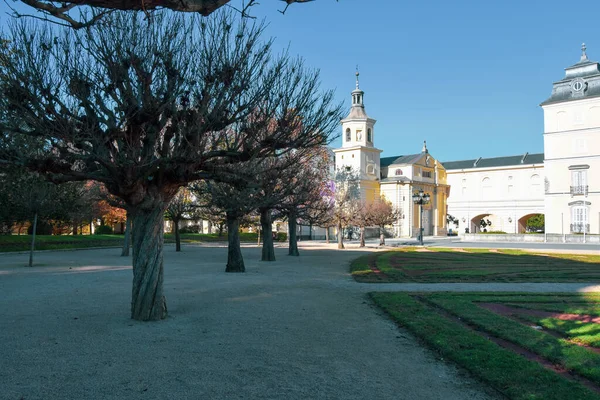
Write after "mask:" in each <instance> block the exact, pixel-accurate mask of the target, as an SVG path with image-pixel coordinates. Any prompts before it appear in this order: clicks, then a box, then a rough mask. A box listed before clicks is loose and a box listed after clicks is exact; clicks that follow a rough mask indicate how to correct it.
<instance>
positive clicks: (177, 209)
mask: <svg viewBox="0 0 600 400" xmlns="http://www.w3.org/2000/svg"><path fill="white" fill-rule="evenodd" d="M195 209H196V207H195V206H194V205H193V204H192V197H191V194H190V192H189V190H188V189H187V188H184V187H182V188H179V192H177V194H176V195H175V197H173V198H172V199H171V202H170V203H169V205H168V206H167V211H166V212H165V218H166V219H168V220H170V221H171V222H173V233H175V251H181V237H180V235H179V223H180V222H181V221H183V220H184V219H190V218H191V217H192V214H193V213H194V211H195Z"/></svg>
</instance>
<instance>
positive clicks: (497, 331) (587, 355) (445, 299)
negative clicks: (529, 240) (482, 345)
mask: <svg viewBox="0 0 600 400" xmlns="http://www.w3.org/2000/svg"><path fill="white" fill-rule="evenodd" d="M427 298H428V299H429V300H430V301H431V302H433V303H434V304H436V305H438V306H440V307H442V308H443V309H444V310H446V311H448V312H449V313H451V314H453V315H455V316H457V317H459V318H461V319H463V320H464V321H466V322H468V323H469V324H472V325H473V326H475V327H477V328H478V329H481V330H483V331H485V332H488V333H490V334H493V335H494V336H497V337H499V338H501V339H504V340H508V341H510V342H512V343H515V344H517V345H519V346H521V347H523V348H525V349H527V350H530V351H532V352H534V353H536V354H538V355H540V356H542V357H544V358H546V359H547V360H549V361H551V362H553V363H555V364H560V365H562V366H564V367H565V368H566V369H567V370H569V371H574V372H576V373H577V374H579V375H581V376H583V377H585V378H587V379H589V380H590V381H592V382H594V383H596V384H598V385H600V354H597V353H594V352H592V351H590V350H589V349H586V348H584V347H581V346H578V345H577V344H574V343H570V342H569V341H568V340H566V339H559V338H556V337H554V336H552V335H549V334H548V333H546V332H543V331H539V330H535V329H532V328H531V327H529V326H526V325H523V324H521V323H519V322H516V321H514V320H512V319H510V318H508V317H504V316H501V315H498V314H496V313H494V312H492V311H489V310H486V309H483V308H481V307H479V306H477V304H476V303H474V302H472V301H470V300H465V299H464V298H463V299H460V298H457V297H456V296H452V295H451V294H445V295H439V294H435V295H432V296H428V297H427ZM480 301H486V302H487V301H488V299H486V298H485V297H482V298H481V299H480Z"/></svg>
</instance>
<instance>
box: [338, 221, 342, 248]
mask: <svg viewBox="0 0 600 400" xmlns="http://www.w3.org/2000/svg"><path fill="white" fill-rule="evenodd" d="M337 230H338V235H337V236H338V238H337V239H338V249H343V248H344V232H343V231H342V223H341V222H338V224H337Z"/></svg>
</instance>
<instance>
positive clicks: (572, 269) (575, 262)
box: [351, 248, 600, 282]
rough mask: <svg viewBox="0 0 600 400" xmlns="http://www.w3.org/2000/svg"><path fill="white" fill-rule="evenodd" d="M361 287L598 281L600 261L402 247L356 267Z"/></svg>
mask: <svg viewBox="0 0 600 400" xmlns="http://www.w3.org/2000/svg"><path fill="white" fill-rule="evenodd" d="M351 272H352V275H353V276H354V278H355V279H356V280H358V281H360V282H593V281H597V280H600V256H597V255H582V254H552V253H549V254H545V253H543V252H542V251H540V252H537V253H532V252H527V251H523V250H496V249H443V248H427V249H415V248H402V249H398V250H393V251H388V252H383V253H377V254H376V255H367V256H362V257H359V258H358V259H356V260H354V261H353V262H352V265H351Z"/></svg>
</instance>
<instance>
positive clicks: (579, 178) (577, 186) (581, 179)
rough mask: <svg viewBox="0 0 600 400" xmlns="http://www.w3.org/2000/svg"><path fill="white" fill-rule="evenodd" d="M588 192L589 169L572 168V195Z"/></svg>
mask: <svg viewBox="0 0 600 400" xmlns="http://www.w3.org/2000/svg"><path fill="white" fill-rule="evenodd" d="M582 194H583V195H586V196H587V194H588V185H587V170H585V169H574V170H571V196H575V195H582Z"/></svg>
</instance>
